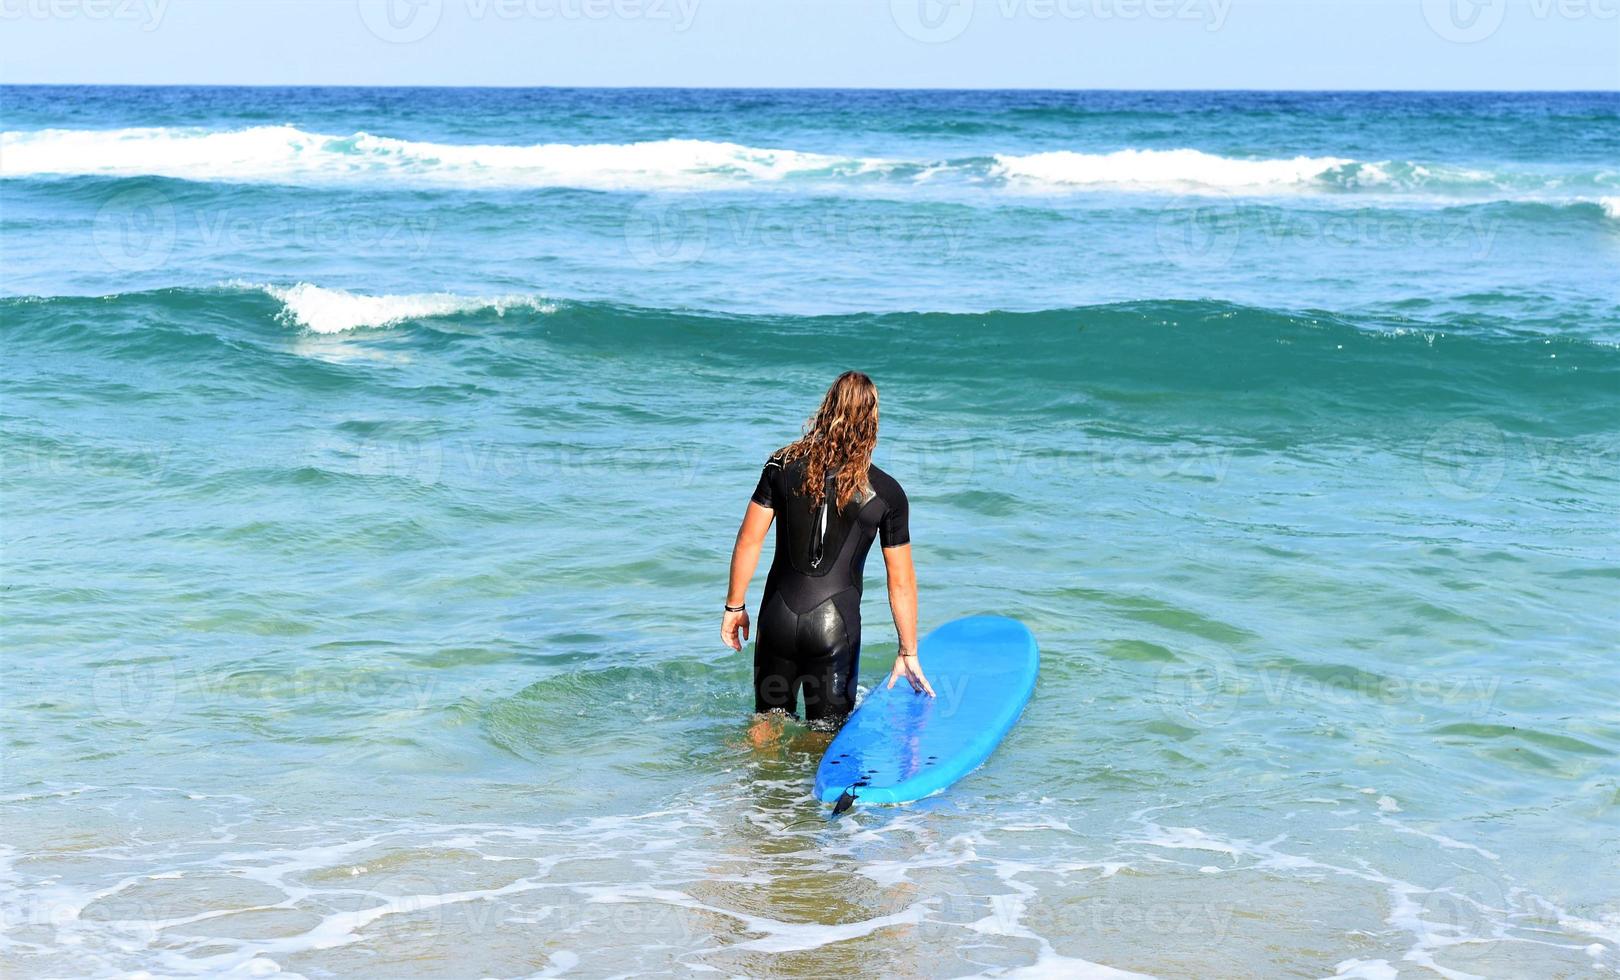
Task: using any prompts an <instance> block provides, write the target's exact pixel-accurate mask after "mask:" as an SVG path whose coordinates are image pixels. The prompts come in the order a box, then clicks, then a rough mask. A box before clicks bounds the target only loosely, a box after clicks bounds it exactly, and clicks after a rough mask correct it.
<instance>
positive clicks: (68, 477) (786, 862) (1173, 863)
mask: <svg viewBox="0 0 1620 980" xmlns="http://www.w3.org/2000/svg"><path fill="white" fill-rule="evenodd" d="M0 96H3V102H0V105H3V109H4V111H3V120H0V129H3V133H0V232H3V235H0V257H3V269H4V277H3V282H0V287H3V298H0V344H3V347H0V351H3V369H0V373H3V382H4V390H3V401H0V412H3V415H4V425H3V428H0V433H3V434H0V438H3V443H0V446H3V460H4V466H3V470H0V479H3V535H4V584H3V590H0V596H3V606H0V610H3V614H4V626H3V636H0V641H3V643H4V648H5V653H4V669H5V674H4V688H3V703H4V713H3V716H0V726H3V730H4V737H5V761H4V787H3V790H0V795H3V799H0V807H3V810H0V827H3V833H0V858H3V861H0V895H3V896H4V903H3V904H4V909H5V913H4V922H3V927H4V933H3V939H0V969H3V970H4V972H5V973H6V974H7V975H10V976H95V975H152V976H184V975H205V974H206V975H217V974H229V975H241V976H267V975H275V974H278V973H279V974H287V975H302V976H307V977H326V976H372V977H387V978H399V977H437V976H540V975H560V974H564V973H575V974H579V975H587V976H594V975H606V974H630V973H640V972H663V971H673V972H676V973H690V972H718V973H720V974H724V975H732V974H752V975H775V976H801V975H806V976H808V975H814V976H825V975H833V974H837V975H855V974H879V973H882V974H904V975H969V974H994V975H1003V976H1007V975H1022V973H1023V972H1030V973H1034V974H1049V975H1063V976H1072V975H1090V976H1109V977H1112V976H1120V975H1127V974H1145V975H1153V976H1159V977H1178V976H1238V975H1252V974H1263V975H1288V976H1301V977H1326V976H1358V977H1392V976H1411V977H1426V976H1436V975H1438V976H1446V977H1465V976H1493V977H1494V976H1553V975H1557V976H1580V975H1612V974H1614V973H1615V972H1616V971H1617V970H1620V759H1617V753H1620V710H1617V707H1616V705H1617V704H1620V667H1617V666H1616V660H1615V658H1616V655H1617V652H1620V642H1617V640H1620V603H1617V599H1616V597H1617V595H1620V517H1617V513H1620V96H1616V95H1614V94H1526V95H1491V94H1330V93H1329V94H1287V93H1265V94H1259V93H1254V94H1242V93H1228V94H1219V93H1181V94H1178V93H1134V94H1128V93H1107V92H1087V93H1061V92H877V91H855V92H831V91H817V92H793V91H645V90H640V91H638V90H613V91H602V90H443V89H438V90H404V89H352V90H337V89H188V88H163V89H142V88H107V89H74V88H7V89H3V90H0ZM846 368H859V369H861V370H864V371H867V372H869V373H870V374H871V375H872V376H873V377H874V378H875V379H876V380H877V382H878V384H879V386H880V388H881V392H882V405H883V422H882V436H881V442H880V445H879V449H878V454H877V459H878V461H879V462H880V463H881V464H882V465H883V466H884V467H885V469H887V470H888V471H889V472H890V473H892V474H893V475H894V476H895V477H896V478H897V479H899V480H900V482H901V483H902V484H903V485H904V486H905V488H906V490H907V491H908V493H909V495H910V501H911V522H912V533H913V543H914V550H915V556H916V563H917V568H918V576H919V582H920V591H921V608H922V625H923V628H924V629H925V630H926V629H927V628H929V627H931V626H933V625H937V624H939V623H941V622H944V621H946V620H949V619H951V618H954V617H957V616H962V615H968V614H974V613H995V614H1001V615H1007V616H1013V617H1017V618H1018V619H1020V620H1022V621H1023V622H1025V623H1027V624H1028V625H1029V626H1030V628H1031V629H1032V630H1033V631H1034V632H1035V634H1036V635H1037V637H1038V638H1039V640H1040V644H1041V648H1042V655H1043V671H1042V676H1041V680H1040V684H1039V686H1038V688H1037V690H1036V692H1035V696H1034V698H1033V700H1032V701H1031V703H1030V705H1029V707H1028V709H1027V711H1026V713H1025V715H1024V718H1023V721H1022V723H1021V724H1020V725H1019V726H1018V727H1017V728H1016V729H1015V730H1014V731H1013V732H1012V734H1011V735H1010V736H1009V737H1008V738H1007V740H1006V741H1005V742H1004V743H1003V744H1002V746H1001V747H1000V749H999V750H998V751H997V753H996V754H995V755H994V756H993V757H992V758H991V760H990V761H989V763H988V764H987V765H986V766H985V767H984V768H982V769H981V770H979V771H978V772H977V773H974V774H973V775H971V776H969V777H968V778H966V779H964V780H963V781H961V782H960V783H959V784H957V785H956V786H955V787H953V788H952V789H951V790H950V791H949V792H948V793H946V794H944V795H942V796H938V797H935V798H932V799H929V800H926V801H923V802H922V803H919V804H915V805H910V806H905V807H899V808H881V807H870V808H869V807H857V808H856V809H855V810H854V811H853V812H852V813H850V814H848V815H846V816H844V817H841V818H839V819H837V820H829V819H828V814H827V810H826V809H825V808H824V807H822V806H820V805H818V804H816V803H815V802H814V801H813V800H812V799H811V797H810V787H811V779H812V775H813V772H814V767H815V763H816V761H817V753H816V750H817V747H818V745H819V743H818V741H817V740H816V738H815V737H814V736H812V735H809V734H806V733H804V732H801V731H798V730H796V729H794V728H792V727H791V726H790V727H789V728H788V730H787V731H786V732H785V733H784V734H783V736H782V738H781V739H779V740H777V741H774V742H771V743H769V744H767V745H766V746H764V747H756V746H754V745H753V744H751V742H750V741H749V739H748V738H747V731H746V730H747V724H748V720H749V710H750V708H751V696H750V692H749V677H750V662H749V653H748V652H747V651H745V652H744V653H742V654H737V653H733V652H731V651H729V650H728V649H726V648H725V647H723V646H722V645H721V644H720V641H719V634H718V627H719V618H720V617H719V614H720V605H721V600H722V599H723V598H724V591H725V579H726V563H727V559H728V555H729V551H730V547H731V543H732V538H733V534H734V532H735V527H736V522H737V521H738V519H739V518H740V517H741V515H742V512H743V509H744V507H745V505H746V501H747V497H748V493H749V491H750V489H751V487H752V485H753V483H754V481H755V479H756V478H757V474H758V472H759V467H760V465H761V464H762V463H763V461H764V459H765V458H766V456H767V455H768V454H769V453H770V452H771V451H772V450H774V449H775V448H777V447H779V446H780V445H782V444H783V443H785V442H787V441H789V440H790V439H792V438H794V437H795V435H796V434H797V433H798V431H799V427H800V425H801V423H802V422H803V420H804V418H805V417H806V416H807V415H808V414H809V413H810V411H811V410H812V409H813V407H814V405H815V403H816V401H817V399H818V398H819V396H820V394H821V392H822V390H823V389H824V387H825V386H826V384H827V383H828V382H829V381H830V380H831V379H832V377H833V376H834V375H835V374H836V373H837V372H839V371H841V370H844V369H846ZM872 566H873V567H871V568H869V569H868V572H869V574H868V581H867V597H866V611H865V618H866V633H865V637H864V644H863V647H864V648H863V677H864V679H865V681H866V683H867V684H868V685H870V684H872V683H875V682H877V681H878V680H879V678H880V677H881V676H882V673H883V671H884V669H885V668H886V666H887V665H888V663H889V660H890V658H891V656H892V654H893V651H894V646H895V641H894V634H893V631H892V629H891V628H890V625H889V623H888V619H887V608H886V605H885V603H884V599H883V578H882V570H881V567H880V563H878V562H877V561H876V560H874V561H873V562H872ZM757 596H758V591H757V583H756V587H755V590H754V591H753V592H751V598H753V599H754V600H755V601H757ZM142 971H144V974H143V973H142Z"/></svg>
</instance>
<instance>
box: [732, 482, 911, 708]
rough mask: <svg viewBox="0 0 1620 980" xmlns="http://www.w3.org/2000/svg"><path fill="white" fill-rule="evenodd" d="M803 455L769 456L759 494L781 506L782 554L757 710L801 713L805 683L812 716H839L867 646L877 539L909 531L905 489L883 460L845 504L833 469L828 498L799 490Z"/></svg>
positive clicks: (764, 623)
mask: <svg viewBox="0 0 1620 980" xmlns="http://www.w3.org/2000/svg"><path fill="white" fill-rule="evenodd" d="M804 465H805V464H804V461H803V460H802V459H800V460H795V461H793V462H791V463H786V464H784V463H783V461H782V458H781V456H780V455H777V456H772V457H771V458H770V459H769V460H768V461H766V463H765V471H764V472H763V473H761V474H760V477H759V486H758V487H756V488H755V489H754V497H753V500H754V503H756V504H759V505H760V506H761V507H769V508H771V509H773V510H775V511H776V557H775V559H774V560H773V561H772V562H771V571H770V574H769V575H768V576H766V578H765V597H764V599H763V600H761V602H760V606H759V622H758V623H757V624H756V629H757V630H758V632H757V634H756V638H755V641H754V710H755V711H770V710H772V709H778V708H779V709H781V710H783V711H786V712H788V713H790V714H794V713H797V712H796V709H797V707H798V700H799V693H800V691H801V690H802V691H803V693H804V713H805V717H806V718H807V719H808V720H810V721H823V720H826V721H834V722H836V721H838V720H840V719H842V718H843V716H844V715H847V714H849V712H850V711H851V710H852V709H853V708H854V707H855V680H856V673H857V667H858V665H859V661H860V655H861V573H862V571H863V570H864V569H865V567H866V554H867V552H868V551H870V550H871V548H872V539H873V538H874V537H879V536H881V539H882V543H883V547H885V548H896V547H899V546H900V545H903V544H907V543H908V542H910V541H911V530H910V527H909V526H908V517H909V513H908V509H907V503H906V493H905V491H904V490H902V489H900V484H898V483H896V482H895V480H894V478H893V477H891V476H889V474H887V473H885V472H883V471H882V470H880V469H878V468H877V467H876V466H873V467H871V468H870V469H869V470H868V471H867V478H868V480H869V481H870V483H871V489H870V490H869V491H857V492H856V494H855V496H854V497H853V498H852V499H851V500H850V502H849V504H848V506H846V507H843V508H839V507H838V499H837V491H836V487H835V485H834V482H833V479H832V478H831V477H829V479H828V481H827V488H826V493H825V494H824V496H823V500H824V501H825V502H826V506H825V507H823V506H821V505H812V503H811V501H810V498H809V497H807V496H805V495H804V493H803V492H802V491H801V489H800V488H801V487H802V486H803V485H804Z"/></svg>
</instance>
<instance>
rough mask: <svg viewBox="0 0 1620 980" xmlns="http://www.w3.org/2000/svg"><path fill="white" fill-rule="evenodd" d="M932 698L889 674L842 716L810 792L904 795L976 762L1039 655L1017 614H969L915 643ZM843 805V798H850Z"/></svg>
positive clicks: (870, 799)
mask: <svg viewBox="0 0 1620 980" xmlns="http://www.w3.org/2000/svg"><path fill="white" fill-rule="evenodd" d="M920 653H921V657H922V665H923V673H925V674H927V675H928V682H929V683H930V684H932V685H933V687H934V693H935V695H937V696H936V697H932V698H930V697H928V696H927V695H921V694H917V693H915V692H913V691H912V690H911V685H909V684H907V683H906V682H905V680H904V679H901V680H900V681H898V682H896V683H895V685H894V689H893V690H889V689H888V688H887V686H886V685H887V684H888V677H887V675H885V676H884V679H883V681H882V682H881V683H880V684H879V685H878V686H877V687H876V688H875V689H873V690H872V691H871V692H870V693H868V694H867V695H866V699H865V700H864V701H862V702H861V704H860V706H859V707H857V708H856V709H855V711H854V713H853V714H851V715H850V716H849V720H848V721H846V722H845V723H844V727H843V728H841V729H840V730H839V732H838V734H837V735H836V736H835V737H834V738H833V740H832V744H831V745H829V746H827V752H826V754H825V755H823V756H822V757H821V765H820V766H819V767H817V769H816V799H818V800H820V801H822V802H823V803H833V802H836V801H838V800H839V799H840V797H842V796H843V795H844V794H845V793H846V792H848V793H849V794H850V795H851V796H852V797H853V798H854V800H855V801H857V802H862V803H907V802H910V801H912V800H920V799H922V798H923V797H925V796H929V795H931V794H933V793H937V792H939V791H940V790H943V789H944V788H945V787H947V786H949V785H951V784H952V783H954V782H956V781H957V780H958V779H961V778H962V777H963V776H966V775H967V774H968V773H970V772H972V771H973V770H975V769H977V768H978V767H979V766H980V765H982V764H983V763H984V760H986V759H988V758H989V757H990V753H991V752H993V751H995V748H996V746H997V745H998V744H1000V742H1001V738H1002V736H1004V735H1006V734H1007V732H1008V730H1010V729H1011V728H1012V726H1013V725H1014V724H1015V723H1016V722H1017V721H1018V716H1019V715H1020V714H1021V713H1022V712H1023V710H1024V704H1025V703H1026V702H1028V701H1029V696H1030V694H1031V693H1032V692H1033V691H1034V690H1035V676H1036V674H1037V673H1039V672H1040V665H1041V654H1040V650H1039V649H1038V648H1037V647H1036V646H1035V636H1034V634H1032V633H1030V631H1029V629H1028V628H1027V627H1025V626H1024V624H1023V623H1020V622H1018V621H1017V620H1016V619H1008V618H1006V617H1004V616H969V617H967V618H966V619H957V620H953V621H951V622H949V623H946V624H945V625H943V626H941V627H939V628H938V629H936V630H934V631H933V632H932V633H929V634H928V636H927V637H925V638H924V639H923V641H922V649H921V651H920ZM844 805H846V806H847V805H848V801H846V803H845V804H844Z"/></svg>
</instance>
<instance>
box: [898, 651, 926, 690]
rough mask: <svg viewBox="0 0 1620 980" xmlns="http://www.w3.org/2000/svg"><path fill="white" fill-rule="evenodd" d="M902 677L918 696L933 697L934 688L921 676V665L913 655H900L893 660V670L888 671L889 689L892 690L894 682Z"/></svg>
mask: <svg viewBox="0 0 1620 980" xmlns="http://www.w3.org/2000/svg"><path fill="white" fill-rule="evenodd" d="M902 677H904V678H905V679H906V682H907V683H908V684H910V685H911V689H912V690H913V691H915V692H917V693H918V694H926V695H928V696H929V697H933V696H934V686H933V685H932V684H930V683H928V678H926V677H924V676H923V672H922V663H921V662H920V661H918V660H917V655H916V654H915V653H902V654H900V655H899V656H898V657H895V658H894V669H893V670H891V671H889V689H890V690H893V689H894V682H895V681H897V680H899V679H900V678H902Z"/></svg>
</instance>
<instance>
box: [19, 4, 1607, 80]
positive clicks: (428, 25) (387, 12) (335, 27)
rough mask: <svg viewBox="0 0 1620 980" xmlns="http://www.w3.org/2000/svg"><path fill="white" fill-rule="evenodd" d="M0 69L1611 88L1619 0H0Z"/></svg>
mask: <svg viewBox="0 0 1620 980" xmlns="http://www.w3.org/2000/svg"><path fill="white" fill-rule="evenodd" d="M0 80H3V81H6V82H57V83H132V84H164V83H205V84H229V83H240V84H358V85H404V84H417V85H679V86H686V85H692V86H732V85H735V86H865V87H889V86H893V87H963V88H997V87H1008V88H1017V87H1042V88H1307V89H1322V88H1356V89H1364V88H1417V89H1574V88H1581V89H1620V0H0Z"/></svg>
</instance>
